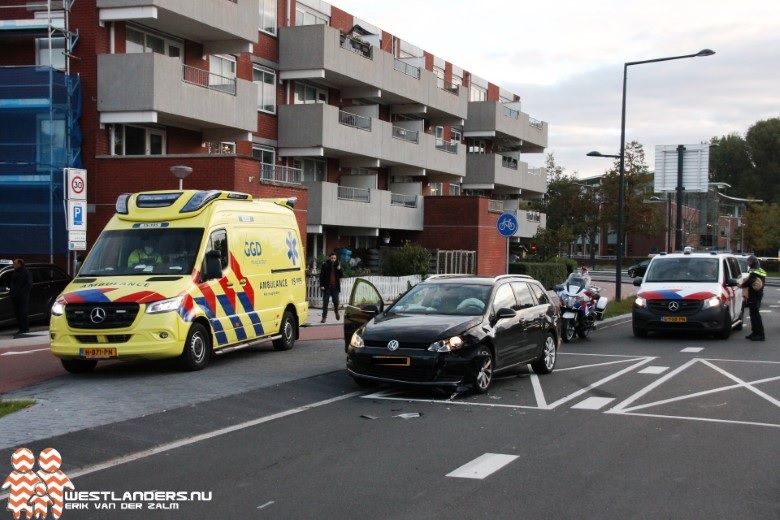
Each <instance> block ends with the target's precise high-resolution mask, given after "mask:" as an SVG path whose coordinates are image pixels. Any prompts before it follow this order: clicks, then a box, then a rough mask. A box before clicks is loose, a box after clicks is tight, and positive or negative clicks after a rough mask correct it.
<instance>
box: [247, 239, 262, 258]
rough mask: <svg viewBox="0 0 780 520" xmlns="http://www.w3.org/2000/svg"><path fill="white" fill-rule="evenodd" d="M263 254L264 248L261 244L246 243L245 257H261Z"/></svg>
mask: <svg viewBox="0 0 780 520" xmlns="http://www.w3.org/2000/svg"><path fill="white" fill-rule="evenodd" d="M262 254H263V248H262V246H261V245H260V242H244V255H245V256H260V255H262Z"/></svg>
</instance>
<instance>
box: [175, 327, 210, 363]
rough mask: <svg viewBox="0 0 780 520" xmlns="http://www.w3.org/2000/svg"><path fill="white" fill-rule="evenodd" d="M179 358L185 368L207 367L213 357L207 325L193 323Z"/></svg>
mask: <svg viewBox="0 0 780 520" xmlns="http://www.w3.org/2000/svg"><path fill="white" fill-rule="evenodd" d="M179 359H180V361H181V365H182V368H184V369H185V370H190V371H195V370H203V369H204V368H206V365H207V364H208V362H209V359H211V338H210V337H209V334H208V331H207V330H206V327H204V326H203V325H201V324H200V323H193V324H192V327H190V332H189V333H188V334H187V341H186V342H185V343H184V351H183V352H182V353H181V357H180V358H179Z"/></svg>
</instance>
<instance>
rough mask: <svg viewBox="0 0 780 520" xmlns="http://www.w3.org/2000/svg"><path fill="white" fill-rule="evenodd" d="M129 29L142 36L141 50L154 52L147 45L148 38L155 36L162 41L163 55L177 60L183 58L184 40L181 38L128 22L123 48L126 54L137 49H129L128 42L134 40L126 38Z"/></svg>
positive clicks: (132, 52)
mask: <svg viewBox="0 0 780 520" xmlns="http://www.w3.org/2000/svg"><path fill="white" fill-rule="evenodd" d="M129 31H135V32H137V33H140V34H141V35H142V36H143V40H144V42H143V44H142V45H141V52H155V50H154V49H153V48H152V47H151V46H149V39H150V38H157V39H159V40H162V41H163V44H164V47H165V48H164V51H165V52H164V53H160V54H164V55H165V56H168V57H170V58H176V59H178V60H179V61H181V60H183V59H184V42H183V41H181V40H177V39H175V38H171V37H170V36H166V35H164V34H161V33H158V32H154V31H150V30H148V29H144V28H143V27H140V26H138V25H132V24H128V25H127V28H126V31H125V49H126V52H127V53H128V54H134V53H136V52H138V51H134V50H130V48H129V46H128V44H130V43H133V44H135V42H130V41H129V40H128V39H127V32H129Z"/></svg>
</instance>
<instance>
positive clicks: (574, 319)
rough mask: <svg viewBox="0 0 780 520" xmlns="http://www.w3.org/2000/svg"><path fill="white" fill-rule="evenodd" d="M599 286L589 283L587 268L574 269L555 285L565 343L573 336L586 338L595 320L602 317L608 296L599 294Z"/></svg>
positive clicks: (594, 324) (593, 326)
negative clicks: (561, 281) (564, 279)
mask: <svg viewBox="0 0 780 520" xmlns="http://www.w3.org/2000/svg"><path fill="white" fill-rule="evenodd" d="M600 291H601V288H599V287H596V286H595V285H591V283H590V275H589V274H588V273H587V269H584V268H583V269H582V271H574V272H572V273H571V274H570V275H569V277H568V278H567V279H566V281H565V282H563V283H562V284H560V285H556V286H555V292H556V293H557V294H558V299H559V300H560V302H561V317H562V320H561V329H562V330H561V331H562V334H561V335H562V336H563V337H562V339H563V341H564V342H565V343H568V342H570V341H571V340H573V339H574V336H575V335H576V336H579V337H580V338H583V339H585V338H587V337H588V334H590V331H591V330H595V328H596V322H597V321H601V320H603V319H604V310H605V309H606V308H607V303H608V300H609V299H608V298H607V297H606V296H601V295H600V294H599V292H600Z"/></svg>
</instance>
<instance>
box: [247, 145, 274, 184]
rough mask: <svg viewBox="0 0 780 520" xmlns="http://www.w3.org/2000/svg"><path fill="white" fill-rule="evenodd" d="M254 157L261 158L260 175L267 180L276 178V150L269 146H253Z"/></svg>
mask: <svg viewBox="0 0 780 520" xmlns="http://www.w3.org/2000/svg"><path fill="white" fill-rule="evenodd" d="M252 157H254V158H255V159H259V160H260V176H261V177H262V178H263V179H266V180H277V179H276V152H275V151H274V149H273V148H269V147H267V146H258V145H254V146H252Z"/></svg>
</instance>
